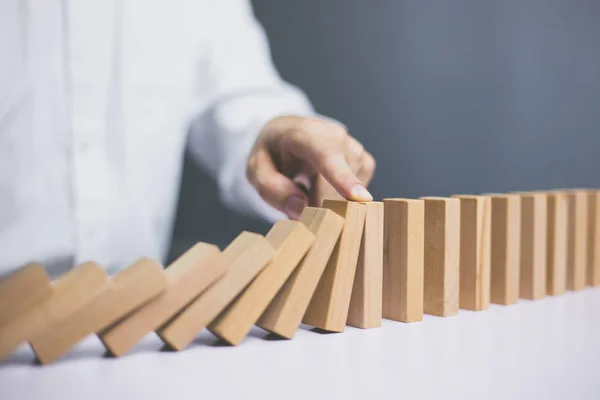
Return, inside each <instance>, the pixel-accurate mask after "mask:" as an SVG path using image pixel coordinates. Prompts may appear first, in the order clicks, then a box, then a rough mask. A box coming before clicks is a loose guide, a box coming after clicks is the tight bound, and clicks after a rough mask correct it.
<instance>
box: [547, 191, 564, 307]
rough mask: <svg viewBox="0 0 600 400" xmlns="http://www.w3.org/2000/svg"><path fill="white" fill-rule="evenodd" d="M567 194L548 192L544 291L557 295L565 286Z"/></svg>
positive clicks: (562, 291)
mask: <svg viewBox="0 0 600 400" xmlns="http://www.w3.org/2000/svg"><path fill="white" fill-rule="evenodd" d="M567 203H568V202H567V196H566V194H565V193H562V192H548V234H547V242H546V243H547V248H548V251H547V257H546V258H547V260H546V262H547V268H546V292H547V294H550V295H553V296H557V295H560V294H563V293H564V292H565V289H566V287H567V215H568V204H567Z"/></svg>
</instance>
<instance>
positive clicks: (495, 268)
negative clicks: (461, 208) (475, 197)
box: [490, 194, 521, 305]
mask: <svg viewBox="0 0 600 400" xmlns="http://www.w3.org/2000/svg"><path fill="white" fill-rule="evenodd" d="M490 196H491V198H492V265H491V285H490V301H491V302H492V303H496V304H504V305H509V304H515V303H516V302H517V301H518V300H519V280H520V271H519V269H520V268H519V267H520V262H521V255H520V253H521V245H520V242H521V202H520V197H519V195H517V194H492V195H490Z"/></svg>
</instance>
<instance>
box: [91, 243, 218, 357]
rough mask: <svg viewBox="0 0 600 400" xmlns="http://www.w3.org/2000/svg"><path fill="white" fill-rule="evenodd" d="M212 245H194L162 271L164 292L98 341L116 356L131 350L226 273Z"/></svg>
mask: <svg viewBox="0 0 600 400" xmlns="http://www.w3.org/2000/svg"><path fill="white" fill-rule="evenodd" d="M220 254H221V251H220V250H219V248H218V247H217V246H215V245H212V244H208V243H202V242H200V243H197V244H195V245H194V246H193V247H192V248H190V249H189V250H188V251H187V252H185V253H184V254H183V255H181V257H179V258H178V259H177V260H175V261H174V262H173V263H172V264H171V265H169V267H168V268H167V269H166V270H165V272H164V273H165V276H166V279H167V288H166V290H165V291H164V292H163V293H162V294H161V295H160V296H158V297H156V298H154V299H153V300H151V301H150V302H149V303H147V304H146V305H144V306H143V307H141V308H140V309H139V310H137V311H135V312H134V313H132V314H130V315H129V316H128V317H126V318H124V319H123V320H121V321H119V322H118V323H116V324H113V325H112V326H111V327H109V328H107V329H106V330H104V331H102V332H101V334H100V335H99V336H100V339H101V340H102V342H103V343H104V345H105V346H106V348H107V349H108V350H109V351H110V352H111V353H112V354H113V355H115V356H120V355H123V354H125V353H127V352H128V351H130V350H131V349H132V348H133V347H134V346H135V345H136V344H137V343H139V341H140V340H142V338H143V337H144V336H145V335H146V334H147V333H149V332H152V331H154V330H156V329H158V328H159V327H160V326H161V325H163V324H165V323H166V322H167V321H168V320H169V319H170V318H171V317H173V316H174V315H176V314H177V312H179V311H180V310H182V309H183V308H184V307H185V306H186V305H188V304H189V303H190V302H191V301H192V300H194V299H195V298H197V297H198V296H199V295H200V293H202V292H203V291H204V290H206V288H208V287H209V286H210V285H211V284H213V283H214V282H215V281H217V280H218V279H219V278H221V277H222V276H223V274H224V273H225V266H226V263H225V261H224V259H223V258H222V257H220Z"/></svg>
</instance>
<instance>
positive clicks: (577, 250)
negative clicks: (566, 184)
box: [566, 190, 588, 290]
mask: <svg viewBox="0 0 600 400" xmlns="http://www.w3.org/2000/svg"><path fill="white" fill-rule="evenodd" d="M566 193H567V203H568V217H567V227H568V230H567V289H569V290H581V289H583V288H584V287H585V281H586V273H587V251H588V244H587V239H588V230H587V229H588V228H587V223H588V215H587V214H588V194H587V193H586V191H585V190H569V191H567V192H566Z"/></svg>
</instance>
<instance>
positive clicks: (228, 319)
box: [209, 220, 315, 346]
mask: <svg viewBox="0 0 600 400" xmlns="http://www.w3.org/2000/svg"><path fill="white" fill-rule="evenodd" d="M266 238H267V240H268V241H269V242H270V243H271V246H273V248H274V249H275V254H274V255H273V258H272V259H271V262H270V263H269V265H267V266H266V267H265V268H264V269H263V270H262V271H261V272H260V273H259V274H258V276H257V277H256V278H255V279H254V280H253V281H252V283H250V285H249V286H248V287H247V288H246V290H244V292H243V293H242V294H241V295H240V296H239V297H238V298H237V299H236V300H235V301H234V302H233V303H232V304H231V305H230V306H229V307H227V309H226V310H225V311H224V312H223V313H221V315H220V316H219V317H218V318H217V319H216V320H215V321H213V323H212V324H210V326H209V329H210V331H211V332H212V333H213V334H214V335H215V336H217V337H218V338H220V339H222V340H224V341H226V342H227V343H229V344H232V345H234V346H235V345H237V344H239V343H241V341H242V340H243V339H244V337H246V335H247V334H248V332H250V329H251V328H252V326H253V325H254V324H255V323H256V321H257V320H258V318H260V316H261V314H262V313H263V312H264V311H265V310H266V309H267V307H268V306H269V303H270V302H271V300H273V298H274V297H275V295H276V294H277V292H278V291H279V289H281V287H282V286H283V284H284V283H285V282H286V280H287V279H288V278H289V276H290V275H291V274H292V272H293V271H294V269H296V267H297V266H298V264H299V263H300V261H301V260H302V258H303V257H304V255H305V254H306V252H307V251H308V249H309V248H310V246H311V245H312V243H313V242H314V240H315V235H313V234H312V233H311V232H310V230H309V229H308V228H307V227H306V226H305V225H304V224H302V223H301V222H298V221H287V220H282V221H277V222H276V223H275V225H274V226H273V228H271V230H270V231H269V233H268V234H267V236H266Z"/></svg>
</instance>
